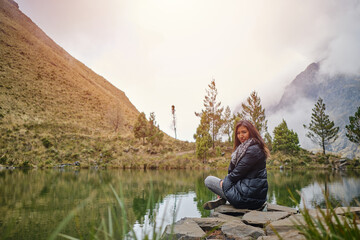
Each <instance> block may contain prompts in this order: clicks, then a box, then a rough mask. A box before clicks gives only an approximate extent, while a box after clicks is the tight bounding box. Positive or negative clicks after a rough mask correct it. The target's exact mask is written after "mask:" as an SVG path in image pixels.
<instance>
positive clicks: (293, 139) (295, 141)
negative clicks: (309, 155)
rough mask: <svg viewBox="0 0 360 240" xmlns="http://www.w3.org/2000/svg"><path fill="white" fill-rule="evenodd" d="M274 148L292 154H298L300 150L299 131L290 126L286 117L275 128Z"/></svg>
mask: <svg viewBox="0 0 360 240" xmlns="http://www.w3.org/2000/svg"><path fill="white" fill-rule="evenodd" d="M272 149H273V151H274V152H276V151H281V152H284V153H290V154H296V153H298V152H299V150H300V145H299V137H298V135H297V133H296V132H294V131H293V130H290V129H289V128H288V126H287V124H286V122H285V120H284V119H283V121H282V122H281V123H280V124H279V125H278V126H277V127H275V129H274V141H273V144H272Z"/></svg>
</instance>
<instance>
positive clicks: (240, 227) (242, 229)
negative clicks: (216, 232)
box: [221, 221, 265, 239]
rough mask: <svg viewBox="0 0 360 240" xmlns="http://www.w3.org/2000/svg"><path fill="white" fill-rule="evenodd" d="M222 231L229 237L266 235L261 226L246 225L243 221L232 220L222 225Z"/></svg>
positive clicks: (241, 237) (239, 237) (240, 237)
mask: <svg viewBox="0 0 360 240" xmlns="http://www.w3.org/2000/svg"><path fill="white" fill-rule="evenodd" d="M221 231H222V232H223V233H224V235H225V236H226V237H227V238H235V239H243V238H245V237H252V238H255V239H256V238H258V237H260V236H264V235H265V232H264V230H262V229H261V228H258V227H253V226H250V225H246V224H245V223H243V222H241V221H230V222H227V223H225V224H224V225H222V227H221Z"/></svg>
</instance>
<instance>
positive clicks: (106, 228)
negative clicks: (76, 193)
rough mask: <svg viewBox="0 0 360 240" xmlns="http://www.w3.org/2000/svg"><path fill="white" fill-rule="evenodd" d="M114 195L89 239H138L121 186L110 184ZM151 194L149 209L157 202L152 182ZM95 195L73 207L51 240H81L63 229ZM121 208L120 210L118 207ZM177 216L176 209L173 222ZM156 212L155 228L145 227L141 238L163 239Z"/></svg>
mask: <svg viewBox="0 0 360 240" xmlns="http://www.w3.org/2000/svg"><path fill="white" fill-rule="evenodd" d="M109 187H110V189H111V191H112V193H113V197H114V198H115V199H116V201H115V202H116V205H115V206H108V208H107V215H106V216H102V217H101V219H100V223H99V224H98V225H93V226H90V228H91V229H89V232H91V233H92V234H91V236H90V238H87V239H93V240H95V239H105V240H112V239H138V236H137V234H136V233H135V231H134V229H133V228H132V226H131V223H130V221H129V220H128V216H127V214H126V206H125V204H124V197H123V193H122V189H121V187H120V189H119V191H116V190H115V189H114V187H113V186H112V185H109ZM150 188H151V189H150V196H149V198H148V201H147V209H150V208H151V206H152V205H153V204H154V203H155V199H154V192H153V188H152V184H151V185H150ZM93 197H94V196H93V195H90V196H89V197H88V198H87V199H85V200H84V201H83V202H82V203H81V204H79V205H78V206H77V207H76V208H75V209H73V210H72V211H71V212H70V213H69V214H68V216H67V217H66V218H64V219H63V220H62V222H61V223H60V224H59V225H58V227H57V228H56V229H55V230H54V231H53V232H52V234H51V235H50V237H49V240H54V239H57V238H58V237H62V238H65V239H70V240H80V239H82V237H75V236H70V235H67V234H64V233H61V231H62V230H63V229H64V228H65V226H66V225H67V224H68V223H69V222H70V220H71V219H72V218H74V217H75V216H76V214H77V213H78V212H79V211H81V209H82V208H83V207H84V206H85V205H86V204H87V203H88V202H89V201H91V200H92V198H93ZM117 208H118V209H119V210H118V211H117V210H116V209H117ZM119 212H120V214H119ZM175 218H176V209H175V210H174V211H173V223H174V222H175ZM155 219H156V214H155V215H153V216H152V217H151V218H150V223H151V224H152V226H153V228H152V229H151V234H150V233H148V232H146V229H143V232H142V234H141V236H142V238H141V239H155V240H156V239H161V236H162V233H161V229H162V225H163V224H164V223H163V222H162V223H161V224H160V228H158V226H157V225H156V221H155ZM163 219H164V218H163ZM172 232H173V228H171V234H170V236H169V238H170V239H171V238H172Z"/></svg>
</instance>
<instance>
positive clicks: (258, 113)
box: [241, 91, 267, 134]
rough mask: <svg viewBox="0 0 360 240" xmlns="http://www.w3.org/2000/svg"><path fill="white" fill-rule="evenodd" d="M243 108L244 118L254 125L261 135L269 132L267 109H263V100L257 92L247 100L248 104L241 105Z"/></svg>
mask: <svg viewBox="0 0 360 240" xmlns="http://www.w3.org/2000/svg"><path fill="white" fill-rule="evenodd" d="M241 107H242V115H243V116H244V118H246V119H247V120H249V121H250V122H251V123H253V124H254V126H255V127H256V129H257V130H258V131H259V133H260V134H262V133H264V132H266V131H267V120H266V119H265V109H264V108H263V107H262V105H261V99H260V97H258V95H257V93H256V92H255V91H253V92H252V93H251V94H250V97H248V98H247V99H246V103H242V104H241Z"/></svg>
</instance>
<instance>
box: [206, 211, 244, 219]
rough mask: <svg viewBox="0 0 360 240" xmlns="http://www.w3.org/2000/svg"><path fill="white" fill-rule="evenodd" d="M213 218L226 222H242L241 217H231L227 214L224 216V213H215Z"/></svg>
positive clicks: (212, 215)
mask: <svg viewBox="0 0 360 240" xmlns="http://www.w3.org/2000/svg"><path fill="white" fill-rule="evenodd" d="M211 217H216V218H220V219H223V220H225V221H241V217H234V216H230V215H226V214H222V213H218V212H213V213H212V214H211Z"/></svg>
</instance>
